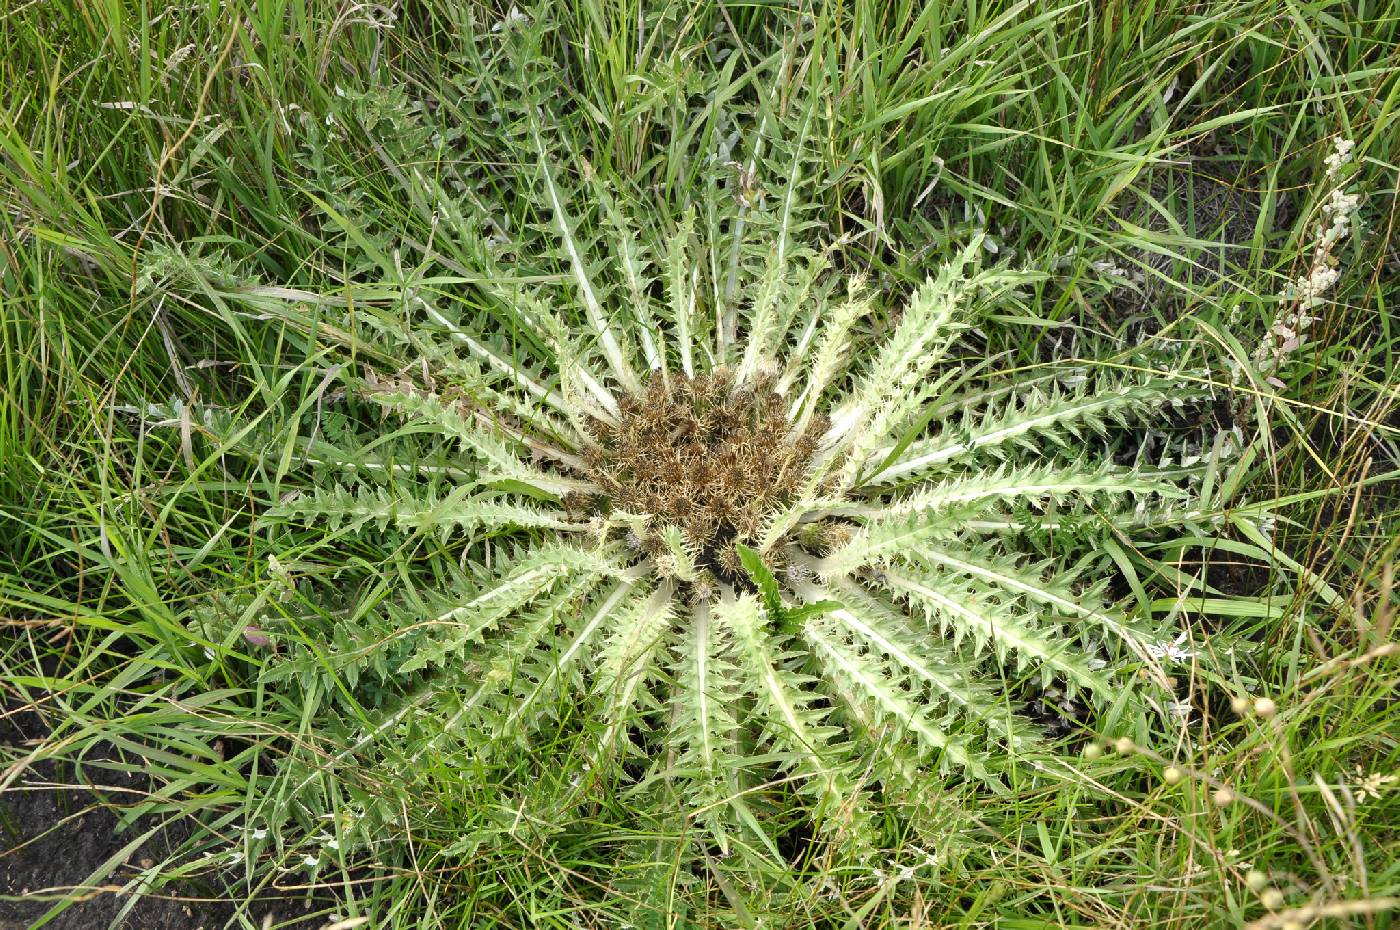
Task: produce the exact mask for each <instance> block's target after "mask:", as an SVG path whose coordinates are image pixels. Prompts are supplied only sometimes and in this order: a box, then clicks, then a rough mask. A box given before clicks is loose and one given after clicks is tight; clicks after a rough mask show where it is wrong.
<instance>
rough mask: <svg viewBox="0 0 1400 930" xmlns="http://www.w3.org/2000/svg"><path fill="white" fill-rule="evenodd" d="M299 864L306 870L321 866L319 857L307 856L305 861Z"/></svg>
mask: <svg viewBox="0 0 1400 930" xmlns="http://www.w3.org/2000/svg"><path fill="white" fill-rule="evenodd" d="M301 864H302V865H304V866H306V867H307V868H313V867H315V866H317V865H320V864H321V857H320V856H312V855H308V856H307V857H306V858H305V859H303V860H301Z"/></svg>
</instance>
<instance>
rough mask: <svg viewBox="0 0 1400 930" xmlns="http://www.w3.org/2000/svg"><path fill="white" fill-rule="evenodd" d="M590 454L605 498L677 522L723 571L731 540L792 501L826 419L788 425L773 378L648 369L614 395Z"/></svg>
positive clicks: (732, 563)
mask: <svg viewBox="0 0 1400 930" xmlns="http://www.w3.org/2000/svg"><path fill="white" fill-rule="evenodd" d="M618 406H619V415H618V419H617V422H616V423H615V424H609V425H606V426H603V427H601V428H600V429H599V431H598V433H597V435H596V436H595V437H594V438H595V439H596V440H597V445H596V447H595V448H594V449H593V450H592V454H591V455H590V456H589V458H588V461H587V464H588V466H589V468H590V470H591V477H592V479H593V481H594V482H595V483H596V484H597V485H598V486H599V487H600V488H601V489H602V490H603V493H604V494H605V495H606V496H607V498H608V502H609V504H610V505H611V506H612V507H614V508H617V509H621V510H626V511H629V512H631V513H647V514H650V515H651V516H652V517H653V519H654V520H655V521H656V523H657V525H660V526H666V525H672V526H678V527H680V528H681V531H682V532H683V533H684V534H685V535H686V537H687V541H688V542H689V543H690V545H691V547H692V548H693V549H694V550H695V551H696V552H698V553H700V560H699V561H700V563H701V564H702V565H703V566H706V567H708V568H710V569H711V570H712V571H714V572H715V574H716V575H717V576H718V577H719V578H720V579H721V580H724V581H731V582H732V581H734V580H735V578H736V575H738V574H740V572H739V569H740V568H741V566H740V564H739V561H738V558H737V555H736V554H734V552H733V548H734V543H735V542H747V541H750V540H752V539H754V538H756V537H757V535H758V534H759V533H760V532H761V530H762V527H763V525H764V520H765V518H766V517H767V516H768V515H769V514H770V513H772V512H773V511H774V510H776V509H778V508H779V507H781V506H783V505H784V504H787V503H789V502H790V501H791V500H792V497H793V495H794V493H795V492H796V490H797V487H798V484H799V483H800V482H801V480H802V477H803V475H804V473H805V472H806V469H807V466H808V464H809V462H810V460H811V455H812V452H813V450H814V449H815V448H816V443H817V437H819V436H820V435H821V433H822V431H823V430H825V428H826V424H825V422H824V421H823V420H822V418H820V417H814V418H813V419H812V421H811V423H810V424H809V425H808V426H807V428H806V429H805V430H803V431H802V432H801V433H800V434H797V435H792V424H791V422H790V421H789V420H788V418H787V405H786V402H785V401H784V400H783V398H782V397H781V396H780V395H778V394H777V393H775V392H774V391H773V389H772V387H771V382H770V381H769V380H760V381H759V382H758V383H756V384H747V385H743V386H738V387H736V386H735V384H734V380H733V376H732V374H731V373H730V372H728V371H727V370H724V369H719V370H716V371H714V372H711V373H709V374H705V375H699V376H696V377H694V378H686V377H684V376H681V375H677V374H672V375H671V376H670V384H669V387H668V385H667V383H666V382H665V381H664V380H663V379H662V378H661V377H660V376H659V375H653V376H652V378H651V380H650V382H648V384H647V386H646V387H645V388H644V389H643V390H642V391H641V392H640V393H638V394H633V395H630V396H628V397H625V398H622V399H620V400H619V403H618Z"/></svg>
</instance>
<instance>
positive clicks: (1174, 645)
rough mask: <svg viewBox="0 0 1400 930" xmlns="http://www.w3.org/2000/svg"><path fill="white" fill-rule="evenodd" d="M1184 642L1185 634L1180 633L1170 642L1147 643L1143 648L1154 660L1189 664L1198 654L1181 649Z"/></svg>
mask: <svg viewBox="0 0 1400 930" xmlns="http://www.w3.org/2000/svg"><path fill="white" fill-rule="evenodd" d="M1185 642H1186V634H1185V633H1182V634H1181V635H1180V636H1178V637H1177V638H1176V639H1175V640H1173V641H1172V642H1166V641H1163V642H1160V643H1148V644H1147V645H1146V646H1144V647H1143V648H1145V649H1146V650H1147V654H1148V655H1150V656H1151V657H1152V658H1154V659H1166V660H1167V661H1168V662H1189V661H1190V660H1191V659H1194V658H1195V657H1196V656H1197V655H1198V653H1197V652H1195V651H1194V650H1191V649H1183V648H1181V647H1182V644H1183V643H1185Z"/></svg>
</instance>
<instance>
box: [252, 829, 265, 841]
mask: <svg viewBox="0 0 1400 930" xmlns="http://www.w3.org/2000/svg"><path fill="white" fill-rule="evenodd" d="M251 835H252V837H253V839H254V840H265V839H267V830H266V828H264V827H258V828H257V829H256V830H254V831H253V832H252V834H251Z"/></svg>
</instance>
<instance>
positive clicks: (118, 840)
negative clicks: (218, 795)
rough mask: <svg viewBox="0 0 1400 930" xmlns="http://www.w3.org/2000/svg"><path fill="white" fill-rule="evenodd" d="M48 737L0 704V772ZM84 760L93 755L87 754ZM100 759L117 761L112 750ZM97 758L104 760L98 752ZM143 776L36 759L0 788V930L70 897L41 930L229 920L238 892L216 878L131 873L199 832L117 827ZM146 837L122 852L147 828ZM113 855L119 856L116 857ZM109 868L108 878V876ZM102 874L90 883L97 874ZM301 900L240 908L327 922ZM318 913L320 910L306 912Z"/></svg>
mask: <svg viewBox="0 0 1400 930" xmlns="http://www.w3.org/2000/svg"><path fill="white" fill-rule="evenodd" d="M46 736H47V730H46V728H44V726H43V723H42V721H41V720H40V719H39V717H38V716H37V715H36V714H34V713H32V712H29V711H25V710H19V709H16V708H14V707H13V706H10V707H9V709H5V705H4V704H3V703H0V773H5V772H7V771H8V769H9V767H10V764H11V763H13V762H14V760H15V759H16V758H22V757H23V756H25V755H27V754H28V752H29V751H32V749H33V748H34V746H35V745H37V742H36V741H39V740H42V739H44V738H45V737H46ZM89 758H92V757H91V756H89ZM105 758H106V759H109V760H110V759H115V758H117V755H116V751H115V749H114V748H110V754H109V755H107V756H106V757H105ZM98 760H99V761H100V760H101V757H98ZM0 777H2V776H0ZM149 788H150V785H149V783H148V782H147V781H146V780H145V779H144V778H142V777H141V776H139V775H135V774H128V773H124V772H115V771H111V770H109V769H105V768H102V767H100V766H97V765H91V764H89V765H84V766H81V767H77V766H74V765H71V764H59V763H53V762H39V763H36V764H33V765H30V766H28V767H26V768H25V770H24V771H23V773H22V774H21V775H20V776H19V778H18V779H16V780H15V782H14V783H13V784H11V785H10V786H9V788H7V789H6V790H4V791H2V792H0V930H28V928H29V927H31V926H32V925H33V924H34V923H35V922H36V921H38V920H40V919H41V918H42V917H43V916H44V915H45V914H47V913H48V912H49V911H50V910H51V909H52V908H53V907H55V905H58V904H60V903H62V902H64V901H71V902H73V903H71V904H70V905H69V906H68V907H67V908H66V909H65V910H63V911H62V912H61V913H59V914H58V915H57V916H55V917H54V918H53V919H52V920H50V921H49V922H47V923H45V924H43V927H44V928H45V930H108V928H113V930H200V928H203V930H218V928H223V927H226V926H237V925H238V924H236V923H234V920H235V914H236V912H237V910H238V905H237V903H236V901H241V900H242V898H241V896H240V897H238V898H237V899H235V897H234V896H233V895H232V894H230V893H229V892H228V891H227V885H226V884H225V882H224V881H221V880H220V879H219V878H218V877H217V876H211V877H210V878H207V879H203V880H195V879H187V880H182V881H179V882H172V883H166V884H158V886H157V887H152V886H151V885H147V886H145V888H146V892H147V893H146V894H140V893H139V892H140V888H141V886H140V884H139V882H138V881H137V879H138V878H139V877H140V875H141V874H142V873H143V872H145V871H146V870H147V869H149V868H150V867H151V866H152V865H153V864H158V863H161V862H163V861H165V860H166V859H167V858H168V857H169V856H170V854H171V853H172V852H173V851H174V850H176V849H177V848H179V846H180V845H181V844H182V843H184V842H185V841H186V840H188V839H189V838H190V836H191V835H193V834H194V833H195V831H196V830H197V829H198V824H196V823H195V822H194V821H193V820H185V821H173V822H170V821H168V818H166V820H167V822H165V823H164V825H163V826H162V818H160V817H155V816H144V817H141V818H138V819H137V820H136V821H134V822H133V823H131V824H129V825H127V826H125V827H124V828H123V827H121V826H120V822H121V819H122V816H123V814H124V812H125V811H126V810H127V809H129V808H130V807H131V806H132V805H134V804H137V803H139V802H141V801H142V800H144V799H145V797H146V792H147V791H148V790H149ZM150 831H154V832H151V835H150V836H149V837H147V838H146V839H145V840H144V842H141V843H139V844H138V845H136V846H135V847H134V848H132V849H130V850H128V849H127V847H128V846H131V845H132V844H133V843H135V842H136V841H137V840H138V839H140V838H141V837H142V836H144V835H145V834H146V833H147V832H150ZM114 860H115V861H114ZM104 873H105V874H104ZM94 875H98V876H101V877H99V878H98V879H96V880H95V881H94V880H93V876H94ZM328 903H333V902H326V901H324V900H321V901H318V902H317V904H318V905H321V906H320V907H318V908H315V909H308V907H307V905H306V904H305V902H304V901H303V899H301V898H296V899H291V898H284V897H265V898H260V899H257V900H255V901H254V902H252V903H251V904H249V905H247V906H246V908H245V910H244V913H245V914H246V915H247V916H248V917H250V918H251V919H252V922H253V924H254V925H255V926H262V925H263V921H264V920H265V919H266V918H267V917H269V916H270V917H271V918H272V920H271V924H270V925H271V926H275V927H279V928H297V930H312V928H316V927H321V926H324V925H325V923H326V922H327V921H326V919H325V917H324V916H320V915H321V914H323V913H324V905H326V904H328ZM312 915H316V916H312Z"/></svg>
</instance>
